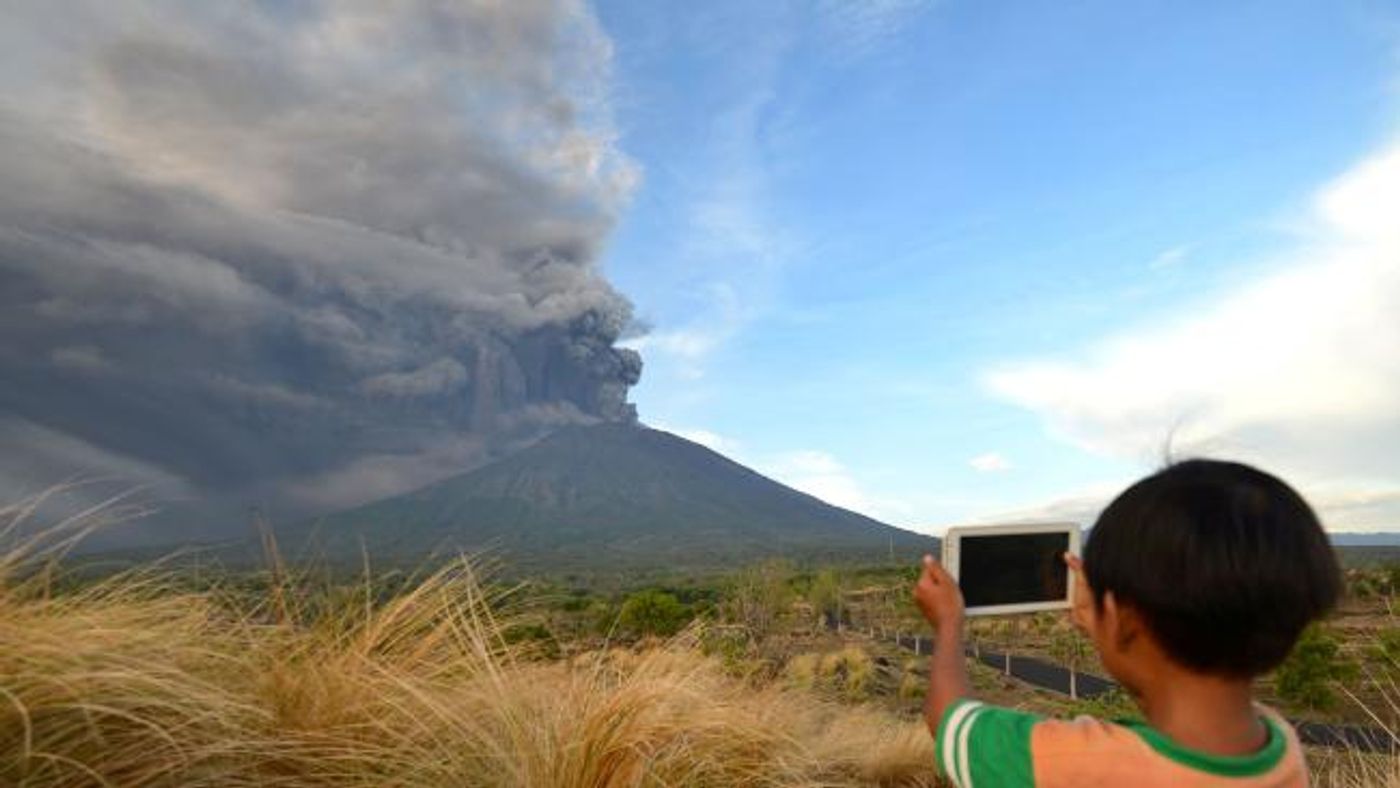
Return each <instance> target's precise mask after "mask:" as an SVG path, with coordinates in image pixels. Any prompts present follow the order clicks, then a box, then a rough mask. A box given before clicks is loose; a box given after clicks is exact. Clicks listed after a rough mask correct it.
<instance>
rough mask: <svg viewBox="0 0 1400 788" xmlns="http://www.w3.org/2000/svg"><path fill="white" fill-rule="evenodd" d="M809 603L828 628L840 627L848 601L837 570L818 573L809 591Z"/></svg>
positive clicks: (824, 570)
mask: <svg viewBox="0 0 1400 788" xmlns="http://www.w3.org/2000/svg"><path fill="white" fill-rule="evenodd" d="M807 601H808V602H810V603H811V604H812V609H813V610H815V611H816V613H817V615H818V616H820V617H821V619H822V623H823V624H825V625H826V626H827V627H829V628H835V627H837V626H839V625H840V623H841V621H842V618H843V616H844V614H845V612H846V604H845V601H846V600H845V589H844V588H842V584H841V577H840V575H838V574H836V570H835V569H823V570H822V571H821V572H819V573H817V576H816V577H815V578H813V579H812V586H811V588H810V589H808V591H807Z"/></svg>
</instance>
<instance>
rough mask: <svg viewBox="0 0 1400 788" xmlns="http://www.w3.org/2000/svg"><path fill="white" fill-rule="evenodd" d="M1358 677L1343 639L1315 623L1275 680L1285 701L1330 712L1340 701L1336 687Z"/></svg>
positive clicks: (1300, 640) (1285, 662)
mask: <svg viewBox="0 0 1400 788" xmlns="http://www.w3.org/2000/svg"><path fill="white" fill-rule="evenodd" d="M1356 674H1357V666H1356V663H1355V662H1353V661H1352V660H1351V659H1349V658H1348V657H1347V656H1346V655H1345V654H1343V653H1342V642H1341V639H1340V638H1338V637H1337V636H1336V634H1334V633H1333V632H1331V631H1329V630H1328V629H1326V628H1325V627H1323V626H1322V625H1321V624H1313V625H1311V626H1309V627H1308V628H1307V629H1305V630H1303V635H1302V637H1300V638H1298V642H1297V644H1295V645H1294V646H1293V651H1292V653H1290V654H1289V655H1288V659H1286V660H1284V663H1283V664H1282V665H1280V666H1279V669H1278V673H1277V674H1276V676H1275V678H1276V680H1277V688H1278V695H1279V697H1280V698H1283V699H1284V700H1285V701H1287V702H1289V703H1292V704H1294V705H1296V706H1302V707H1305V708H1309V709H1327V708H1330V707H1331V706H1332V705H1333V704H1334V703H1336V700H1337V697H1336V693H1335V692H1333V689H1332V685H1333V684H1334V683H1335V682H1338V681H1345V680H1347V679H1350V678H1353V677H1355V676H1356Z"/></svg>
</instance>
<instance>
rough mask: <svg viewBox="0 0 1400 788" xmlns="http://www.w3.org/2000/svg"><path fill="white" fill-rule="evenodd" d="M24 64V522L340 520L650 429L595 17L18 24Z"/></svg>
mask: <svg viewBox="0 0 1400 788" xmlns="http://www.w3.org/2000/svg"><path fill="white" fill-rule="evenodd" d="M0 48H3V49H4V51H6V52H7V53H9V57H10V58H11V62H12V63H13V65H14V67H12V68H7V69H6V73H5V74H4V75H0V89H3V91H4V95H5V96H6V100H5V101H4V102H3V103H0V332H3V337H4V342H3V343H0V380H2V381H3V384H2V385H0V440H3V441H4V446H3V450H4V451H3V454H4V455H5V457H6V459H5V460H3V461H0V492H4V493H10V492H11V491H13V490H15V489H17V488H20V487H23V486H24V485H26V484H31V485H32V484H34V483H36V482H41V481H42V479H40V478H39V477H42V476H44V475H45V474H48V473H51V472H56V471H58V470H60V469H68V470H67V472H68V473H70V474H72V473H85V472H89V471H91V470H93V469H97V470H98V471H99V472H104V473H107V472H120V471H122V470H123V469H127V470H130V471H131V473H132V475H134V476H136V477H139V478H150V477H158V478H159V479H160V480H161V481H169V480H172V479H173V480H175V481H176V482H178V483H179V484H181V485H183V486H184V488H185V489H187V490H192V491H194V492H193V493H190V494H193V495H200V494H217V495H223V496H230V495H232V496H234V497H237V496H238V495H241V494H247V495H255V496H261V497H267V496H271V497H273V498H276V499H278V500H285V501H288V502H292V505H294V506H301V507H302V508H305V509H307V510H314V509H317V508H333V507H335V506H339V505H344V504H347V503H353V502H356V501H358V500H364V499H367V498H370V497H374V496H375V495H380V494H388V493H391V492H397V491H400V490H403V489H406V488H410V487H413V486H417V485H419V484H422V483H425V482H427V481H430V480H432V479H433V478H436V477H439V476H442V475H446V474H448V473H451V472H454V471H456V470H460V469H461V468H462V467H463V466H465V465H468V464H470V463H472V462H474V461H478V460H479V459H480V458H481V457H483V456H486V455H487V454H489V453H490V452H491V451H493V450H494V449H497V448H499V447H501V446H505V445H509V444H510V443H511V442H514V441H520V440H525V439H528V437H529V436H531V435H534V434H538V433H540V432H541V431H543V430H545V429H548V428H549V427H551V426H553V425H557V424H560V423H574V422H588V421H597V420H605V421H619V420H630V419H634V418H635V414H634V412H633V410H632V407H631V406H630V405H629V404H628V403H627V391H628V388H629V386H631V385H632V384H634V383H636V381H637V379H638V376H639V375H640V372H641V362H640V359H639V358H638V357H637V355H636V354H635V353H634V352H632V351H630V350H626V349H621V348H618V347H616V346H615V342H616V340H617V339H618V338H619V336H621V335H622V334H623V333H624V332H625V331H627V330H628V329H629V326H630V325H631V315H630V308H629V305H628V303H627V301H626V300H625V299H624V298H623V297H621V296H620V295H619V294H618V293H617V292H616V291H614V290H613V288H612V287H610V286H609V284H608V283H607V282H606V281H605V280H604V279H603V277H602V276H601V274H600V273H599V271H598V269H597V266H596V263H597V258H598V255H599V252H600V249H601V246H602V244H603V242H604V240H605V238H606V236H607V234H608V232H609V230H610V228H611V226H612V224H613V221H614V218H615V216H616V214H617V212H618V210H620V208H621V206H622V204H623V203H624V201H625V199H626V197H627V194H628V192H629V190H630V188H631V184H632V182H633V180H634V173H633V170H632V167H631V165H630V164H629V163H628V162H627V161H626V159H625V158H624V157H623V156H621V155H620V154H619V153H618V152H617V151H616V149H615V148H614V145H613V139H612V134H611V131H610V130H609V126H608V119H607V117H606V101H605V93H604V92H605V90H606V84H607V67H608V61H609V59H610V51H609V45H608V41H607V39H606V37H605V36H603V34H602V33H601V31H599V30H598V29H597V27H596V24H595V22H594V21H593V19H592V18H591V17H590V16H589V14H588V12H587V10H586V9H584V8H583V7H582V6H580V5H577V4H575V3H573V2H569V1H568V0H559V1H558V2H543V1H541V2H535V1H534V0H514V1H513V2H510V3H500V4H497V3H470V2H465V3H447V2H431V1H430V0H422V1H421V2H398V3H380V2H369V1H368V0H366V1H365V2H324V3H320V2H301V3H290V4H281V5H279V4H261V3H234V4H222V3H220V4H204V3H181V2H169V3H162V2H149V3H140V2H128V3H108V2H91V3H81V2H80V3H62V4H50V3H39V2H30V3H25V2H22V3H21V4H20V5H19V7H18V8H17V9H14V10H12V11H9V12H7V22H6V25H5V26H4V29H3V30H2V31H0ZM89 466H90V467H89Z"/></svg>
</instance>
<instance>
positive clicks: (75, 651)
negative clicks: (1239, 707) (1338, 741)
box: [0, 507, 1400, 788]
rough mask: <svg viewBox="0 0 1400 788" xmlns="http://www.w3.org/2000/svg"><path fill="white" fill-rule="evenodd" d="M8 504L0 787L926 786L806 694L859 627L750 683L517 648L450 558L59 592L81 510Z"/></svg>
mask: <svg viewBox="0 0 1400 788" xmlns="http://www.w3.org/2000/svg"><path fill="white" fill-rule="evenodd" d="M104 511H107V512H110V511H111V509H107V510H104ZM30 514H31V510H30V509H29V508H26V507H12V508H9V509H0V538H8V539H9V541H10V542H12V543H14V545H15V546H14V547H13V548H12V549H11V550H9V551H8V552H4V553H0V785H17V786H21V785H22V786H31V787H37V786H70V785H71V786H88V785H107V786H196V787H197V786H249V785H258V786H322V785H324V786H332V785H333V786H351V787H353V786H439V785H451V786H540V787H547V786H560V787H570V788H572V787H575V786H577V788H585V787H586V788H605V787H608V786H875V785H879V786H932V785H933V784H934V775H933V768H932V755H933V753H932V743H931V742H930V740H929V737H928V734H927V732H926V731H925V730H924V729H923V726H922V724H921V723H920V722H917V721H910V720H907V719H898V718H896V717H893V716H891V715H890V714H889V713H888V712H885V711H882V710H880V709H877V708H874V707H870V706H865V705H850V704H849V703H837V702H834V701H829V700H823V699H822V697H821V695H823V694H825V695H828V696H830V695H832V694H833V693H831V692H830V691H829V690H830V689H833V688H834V689H844V690H846V691H845V692H842V693H836V694H843V695H847V696H849V695H852V694H857V695H858V694H861V693H862V692H863V691H864V688H865V687H866V686H867V684H868V682H869V678H870V675H871V661H870V657H869V655H868V654H866V653H865V652H863V651H860V650H859V649H854V648H852V649H846V650H842V651H836V652H831V653H828V654H807V655H802V656H799V657H797V658H795V659H793V660H792V661H791V662H790V663H789V665H788V672H787V681H786V682H783V681H779V682H771V683H770V684H769V685H768V686H761V687H755V686H754V683H753V682H746V681H741V680H737V679H735V678H732V677H731V676H729V675H727V674H726V673H725V671H724V669H723V666H722V665H721V664H720V663H719V662H718V661H717V660H714V659H709V658H706V657H704V656H702V655H701V652H700V649H699V648H698V646H697V642H698V639H699V637H698V633H696V632H690V633H686V634H683V635H682V636H681V637H679V638H676V639H674V640H672V641H669V642H666V643H664V644H661V645H659V646H654V647H651V648H649V649H647V650H644V651H640V652H636V651H631V650H619V649H614V650H608V651H599V652H591V653H587V654H583V655H579V656H576V657H574V658H572V659H570V660H568V661H556V662H546V661H540V660H536V659H534V658H532V655H530V654H529V653H526V652H522V651H521V650H519V649H518V648H515V647H511V646H508V645H507V644H506V642H505V640H504V638H503V637H502V632H503V630H504V628H505V627H506V625H507V624H508V623H510V622H509V621H508V620H502V618H501V616H502V614H501V612H500V611H501V610H502V609H503V608H502V605H501V604H500V600H499V599H498V598H493V597H492V596H490V595H489V594H488V593H487V592H486V591H484V590H483V588H484V586H483V584H482V583H481V582H479V579H478V577H477V576H476V573H475V571H474V569H473V566H472V564H471V563H470V562H466V561H463V562H459V563H456V564H454V565H451V566H448V567H446V568H444V569H442V570H441V571H439V572H437V573H435V574H432V575H430V576H427V577H424V578H422V579H421V580H419V581H418V582H416V583H412V584H410V585H407V586H405V587H404V588H403V589H402V590H401V591H399V592H398V593H397V594H396V595H394V596H393V597H392V598H390V599H388V600H380V601H373V600H372V599H371V596H372V595H371V594H370V592H369V590H368V589H369V585H368V584H366V586H365V587H364V588H362V589H359V590H355V589H344V588H341V589H338V590H336V593H325V592H308V591H306V590H304V589H305V587H306V586H305V585H304V584H298V583H296V582H293V581H289V580H286V579H283V578H280V577H279V576H278V573H277V572H274V573H273V575H274V579H275V580H276V582H273V583H271V584H270V585H269V586H268V587H269V588H270V590H268V591H266V592H263V593H261V594H258V595H256V596H254V595H250V594H249V593H247V592H246V591H235V590H232V589H218V588H215V589H213V590H205V591H198V592H194V591H189V590H185V589H183V588H182V587H181V585H180V584H179V582H178V578H177V577H174V576H172V575H170V574H167V573H163V572H162V571H161V570H160V568H159V567H148V568H145V569H141V570H136V571H131V572H127V573H124V574H121V575H117V576H114V577H110V578H107V579H105V580H102V581H100V582H95V583H89V584H86V585H79V586H75V587H73V588H70V589H68V590H65V591H62V592H59V591H56V590H55V588H56V586H57V585H59V583H58V582H57V581H59V580H61V579H62V575H61V573H60V572H58V571H57V568H56V564H55V563H54V562H53V559H54V558H55V557H57V556H59V555H61V554H62V552H63V551H64V550H66V549H67V547H68V546H69V545H70V544H71V542H72V540H74V539H76V538H79V537H80V536H81V535H82V533H84V532H85V531H87V530H88V529H90V528H91V527H93V525H94V519H93V518H94V515H93V513H82V514H80V515H79V516H77V517H74V518H73V519H71V520H69V521H66V522H64V523H61V524H60V525H59V526H57V527H56V528H54V529H51V530H50V531H49V533H48V537H49V538H48V539H47V540H43V541H38V540H31V541H28V542H25V541H23V540H19V539H17V538H16V534H17V533H18V530H19V529H18V526H19V524H20V523H22V521H23V520H24V519H25V518H26V517H28V516H29V515H30ZM274 565H275V564H274ZM298 589H302V590H298ZM906 673H908V674H909V675H912V673H913V672H912V671H906ZM909 675H906V676H905V678H906V679H908V678H909ZM838 679H839V681H838ZM906 683H909V682H906ZM814 688H820V689H826V690H828V691H827V692H825V693H814V692H812V691H811V690H812V689H814ZM853 688H854V689H853ZM900 692H901V694H905V693H907V694H909V695H911V696H912V695H914V694H916V693H915V686H914V685H913V684H912V683H910V684H909V686H908V687H901V689H900ZM1309 759H1310V763H1311V766H1312V771H1313V775H1314V782H1315V784H1317V785H1320V786H1328V787H1331V788H1359V787H1360V786H1397V788H1400V759H1397V758H1395V757H1391V756H1384V755H1365V754H1361V753H1354V752H1336V751H1327V750H1315V751H1312V752H1310V753H1309Z"/></svg>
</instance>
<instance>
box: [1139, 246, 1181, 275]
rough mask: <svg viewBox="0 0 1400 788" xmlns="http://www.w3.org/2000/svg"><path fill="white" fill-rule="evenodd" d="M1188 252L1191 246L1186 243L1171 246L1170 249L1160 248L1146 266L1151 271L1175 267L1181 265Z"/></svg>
mask: <svg viewBox="0 0 1400 788" xmlns="http://www.w3.org/2000/svg"><path fill="white" fill-rule="evenodd" d="M1190 253H1191V247H1190V246H1188V245H1186V244H1183V245H1181V246H1173V247H1172V248H1170V249H1164V250H1162V251H1161V252H1160V253H1159V254H1158V255H1157V256H1156V257H1154V258H1152V261H1151V262H1149V263H1148V264H1147V267H1148V268H1150V269H1152V270H1153V271H1163V270H1166V269H1168V268H1175V267H1176V266H1178V265H1181V263H1182V261H1183V260H1185V259H1186V255H1188V254H1190Z"/></svg>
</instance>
